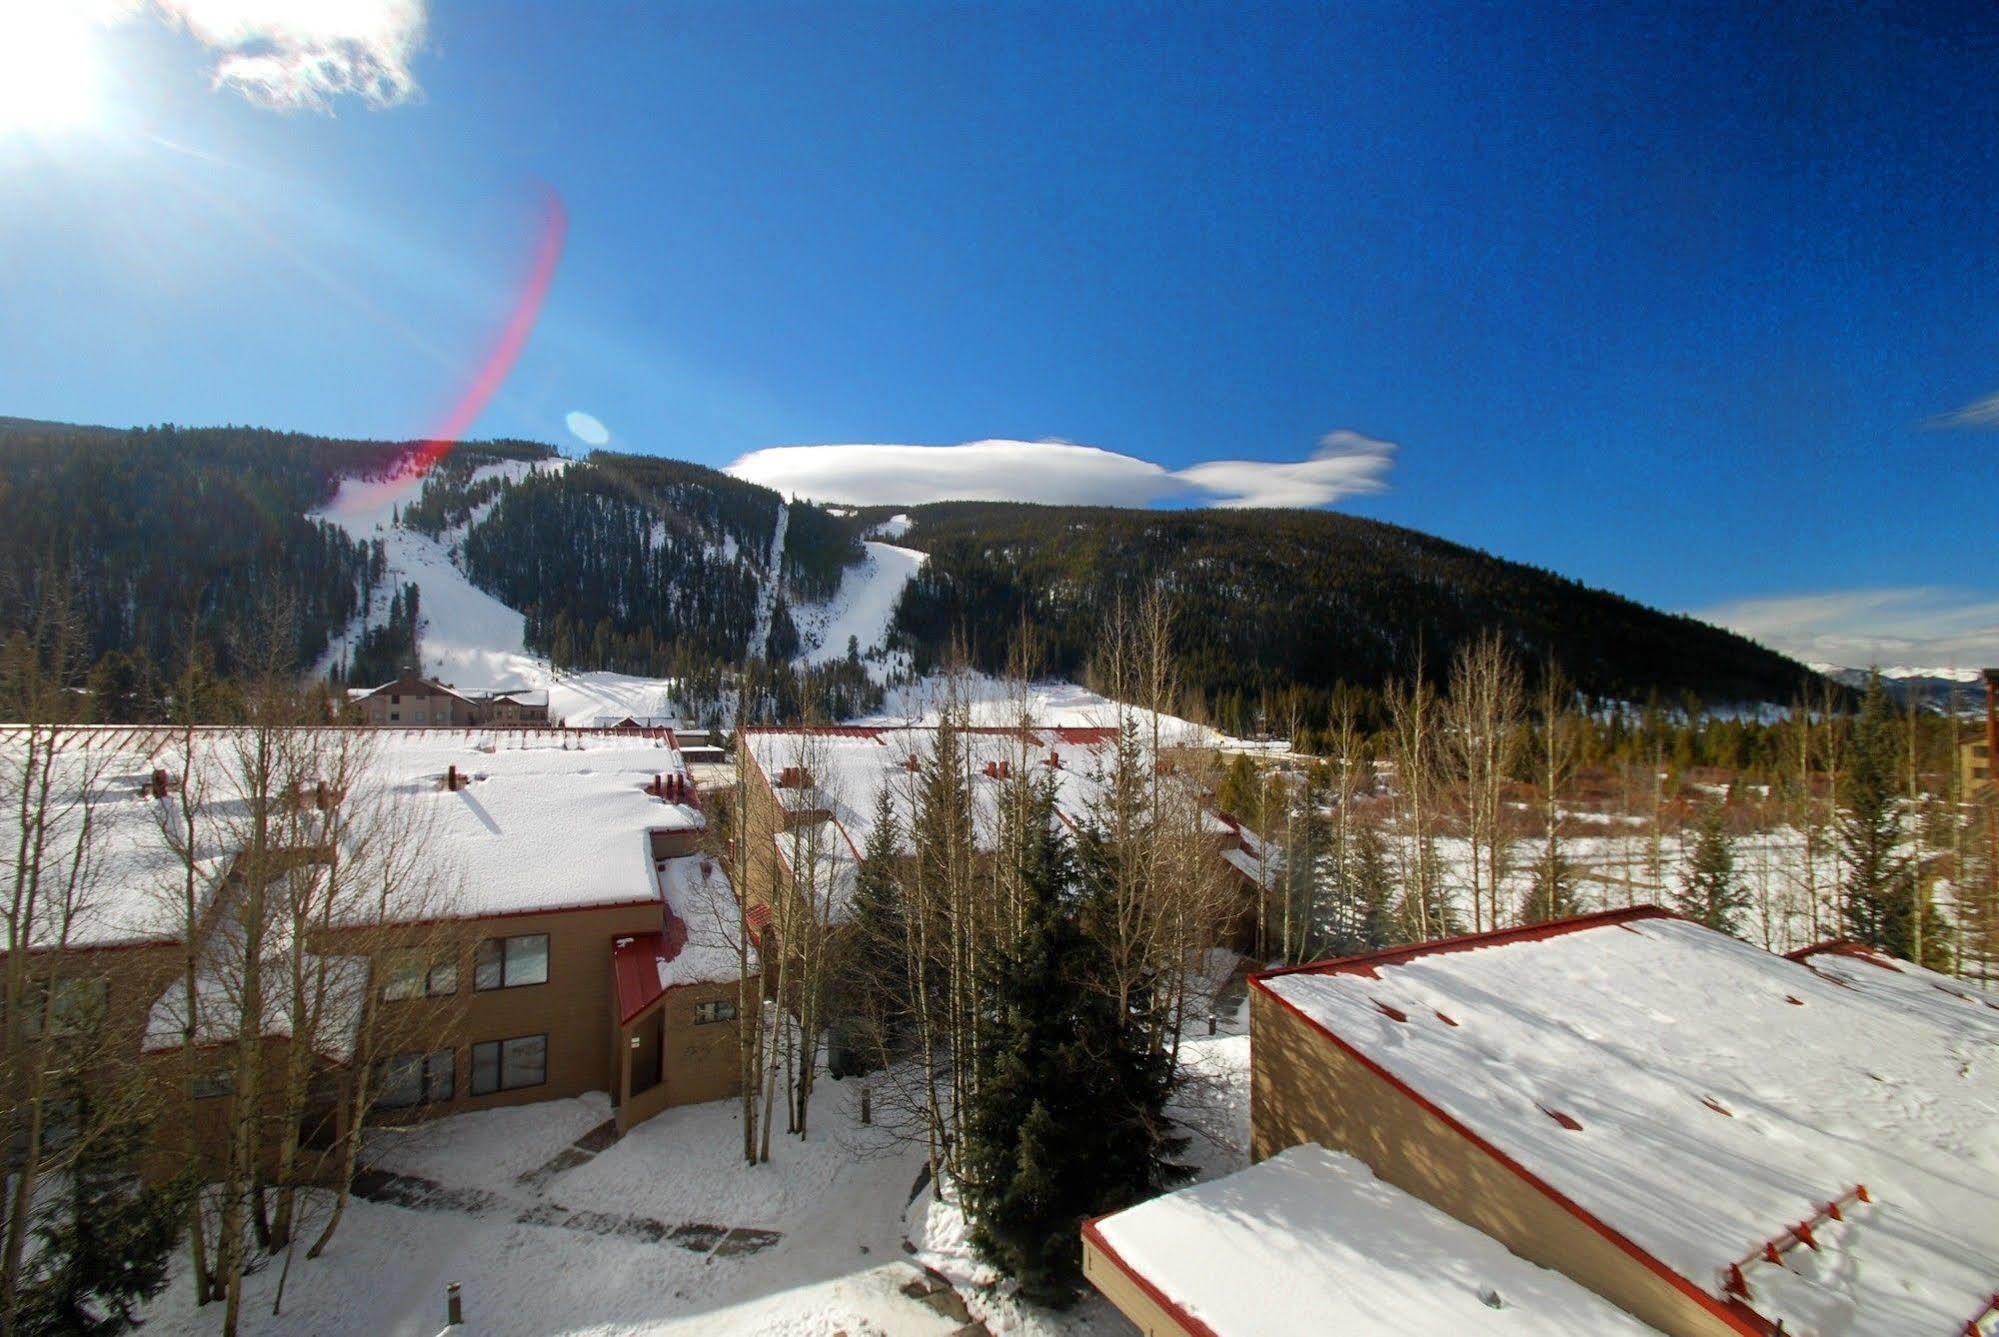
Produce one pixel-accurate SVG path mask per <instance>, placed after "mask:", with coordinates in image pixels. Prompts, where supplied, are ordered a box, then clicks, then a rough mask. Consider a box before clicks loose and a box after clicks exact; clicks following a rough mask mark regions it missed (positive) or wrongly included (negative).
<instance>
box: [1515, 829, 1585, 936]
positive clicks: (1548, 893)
mask: <svg viewBox="0 0 1999 1337" xmlns="http://www.w3.org/2000/svg"><path fill="white" fill-rule="evenodd" d="M1531 876H1532V881H1530V882H1529V883H1528V886H1527V895H1526V897H1525V898H1524V899H1523V900H1522V901H1521V903H1520V918H1521V921H1522V922H1523V923H1528V924H1545V923H1548V922H1549V921H1550V920H1554V919H1566V918H1568V917H1569V916H1570V915H1574V914H1580V913H1581V912H1582V897H1581V895H1580V893H1581V889H1582V888H1581V883H1582V879H1581V877H1580V876H1579V875H1578V872H1577V869H1576V866H1575V864H1573V863H1572V862H1570V861H1569V858H1568V856H1567V855H1566V854H1564V853H1563V852H1562V845H1561V842H1560V840H1559V839H1556V838H1553V837H1550V838H1549V839H1547V840H1545V841H1543V842H1542V845H1541V852H1540V854H1538V855H1536V856H1535V859H1534V866H1533V869H1532V870H1531Z"/></svg>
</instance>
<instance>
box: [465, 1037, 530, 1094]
mask: <svg viewBox="0 0 1999 1337" xmlns="http://www.w3.org/2000/svg"><path fill="white" fill-rule="evenodd" d="M547 1080H548V1037H547V1036H546V1035H523V1036H521V1037H519V1038H518V1039H514V1040H486V1041H482V1042H481V1043H479V1044H476V1045H473V1046H472V1094H473V1095H475V1096H490V1095H492V1094H493V1093H494V1092H495V1091H517V1090H519V1089H520V1088H521V1087H524V1086H540V1085H541V1084H542V1083H543V1082H545V1081H547Z"/></svg>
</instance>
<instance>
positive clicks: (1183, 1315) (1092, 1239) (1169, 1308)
mask: <svg viewBox="0 0 1999 1337" xmlns="http://www.w3.org/2000/svg"><path fill="white" fill-rule="evenodd" d="M1116 1214H1117V1213H1115V1212H1112V1213H1109V1214H1108V1215H1110V1216H1115V1215H1116ZM1104 1219H1106V1218H1105V1217H1103V1216H1094V1217H1091V1218H1090V1219H1089V1220H1087V1221H1085V1222H1083V1238H1084V1239H1085V1240H1087V1241H1088V1242H1089V1243H1091V1244H1094V1245H1096V1247H1097V1252H1098V1253H1100V1254H1102V1255H1103V1256H1104V1261H1105V1262H1107V1263H1109V1264H1110V1265H1111V1266H1112V1267H1115V1268H1116V1269H1117V1270H1118V1271H1120V1272H1122V1273H1124V1275H1125V1278H1126V1279H1127V1280H1129V1281H1130V1282H1131V1284H1132V1285H1134V1286H1136V1287H1138V1289H1139V1290H1140V1291H1142V1292H1143V1293H1144V1295H1145V1298H1146V1299H1148V1300H1150V1301H1152V1302H1153V1303H1154V1304H1156V1305H1158V1306H1159V1307H1160V1308H1161V1309H1164V1310H1165V1311H1166V1312H1167V1313H1168V1314H1170V1315H1172V1317H1173V1321H1174V1322H1175V1323H1178V1324H1179V1325H1180V1326H1181V1327H1182V1328H1185V1329H1186V1330H1187V1332H1188V1333H1189V1334H1190V1335H1191V1337H1221V1335H1220V1334H1219V1333H1217V1332H1216V1331H1215V1330H1214V1329H1213V1328H1211V1327H1209V1326H1208V1325H1207V1324H1205V1323H1203V1322H1201V1320H1200V1319H1198V1318H1195V1317H1194V1316H1193V1315H1192V1314H1190V1313H1188V1312H1187V1311H1186V1310H1185V1309H1183V1308H1181V1307H1180V1305H1179V1303H1178V1302H1176V1301H1175V1300H1174V1299H1173V1297H1172V1296H1170V1295H1168V1294H1167V1293H1166V1292H1165V1291H1162V1290H1160V1289H1159V1287H1158V1286H1157V1285H1155V1284H1154V1283H1153V1282H1152V1281H1151V1280H1149V1279H1148V1278H1147V1277H1146V1276H1145V1275H1144V1274H1143V1273H1141V1272H1140V1271H1139V1270H1138V1269H1137V1268H1135V1267H1133V1266H1132V1265H1131V1264H1130V1263H1129V1262H1127V1261H1125V1257H1124V1255H1123V1254H1121V1253H1119V1252H1118V1251H1117V1250H1116V1249H1114V1248H1112V1247H1111V1243H1110V1241H1109V1240H1107V1239H1105V1238H1104V1233H1103V1231H1101V1230H1099V1229H1097V1223H1098V1222H1099V1221H1102V1220H1104ZM1106 1298H1108V1297H1106Z"/></svg>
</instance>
